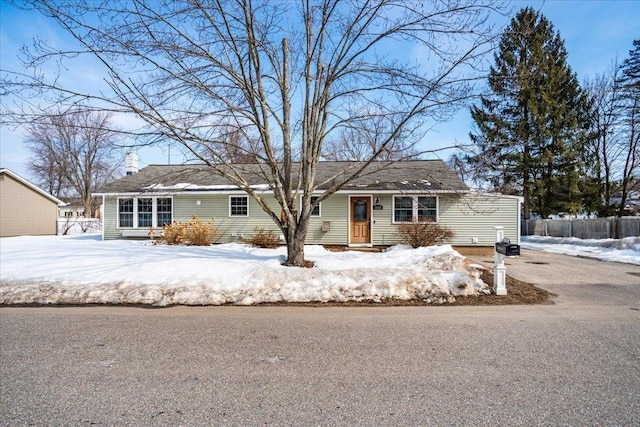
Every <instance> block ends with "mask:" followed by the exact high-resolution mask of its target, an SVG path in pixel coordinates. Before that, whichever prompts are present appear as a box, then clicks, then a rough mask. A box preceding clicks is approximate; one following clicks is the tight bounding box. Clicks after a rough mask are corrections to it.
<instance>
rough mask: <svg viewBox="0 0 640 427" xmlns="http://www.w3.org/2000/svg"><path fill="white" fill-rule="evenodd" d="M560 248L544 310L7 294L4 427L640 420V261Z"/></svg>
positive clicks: (532, 272) (545, 258)
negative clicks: (53, 300)
mask: <svg viewBox="0 0 640 427" xmlns="http://www.w3.org/2000/svg"><path fill="white" fill-rule="evenodd" d="M553 257H556V256H551V255H546V254H542V253H531V254H530V253H528V252H524V253H523V256H522V257H521V258H519V259H514V260H509V261H508V268H509V270H508V272H509V274H513V275H515V276H517V277H518V278H520V279H524V280H529V281H534V282H536V283H538V284H539V285H541V286H543V287H544V288H547V289H549V290H551V291H552V292H555V293H557V294H559V296H558V297H557V298H556V299H555V303H554V304H547V305H537V306H489V307H487V306H485V307H432V306H427V307H361V308H355V307H318V308H305V307H173V308H167V309H154V310H149V309H142V308H136V307H60V308H54V307H42V308H29V307H24V308H14V307H2V308H0V408H1V409H0V425H7V426H9V425H10V426H22V425H47V426H48V425H65V426H79V425H130V426H138V425H140V426H146V425H154V426H177V425H185V426H208V425H295V426H298V425H323V426H324V425H327V426H329V425H330V426H336V425H365V426H397V425H408V426H425V425H436V426H446V425H457V426H460V425H473V426H501V425H502V426H535V425H608V426H616V425H619V426H624V425H629V426H631V425H634V426H635V425H640V410H639V408H640V353H639V351H638V349H639V348H640V311H639V310H638V308H640V305H639V303H638V286H639V285H638V281H637V280H634V278H635V277H636V276H635V273H638V268H637V267H632V266H626V265H622V264H611V263H601V262H598V261H592V260H582V259H576V258H568V257H567V258H564V257H561V258H562V259H560V258H557V257H556V258H553ZM490 261H491V260H490V259H489V260H486V262H490ZM542 262H549V264H540V263H542ZM538 269H539V270H538ZM627 273H634V274H627Z"/></svg>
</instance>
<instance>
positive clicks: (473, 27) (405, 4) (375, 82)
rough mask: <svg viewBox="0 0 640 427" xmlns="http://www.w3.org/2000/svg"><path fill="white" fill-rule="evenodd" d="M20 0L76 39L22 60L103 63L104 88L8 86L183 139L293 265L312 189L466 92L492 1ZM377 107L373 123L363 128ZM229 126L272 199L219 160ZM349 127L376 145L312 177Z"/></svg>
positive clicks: (14, 80)
mask: <svg viewBox="0 0 640 427" xmlns="http://www.w3.org/2000/svg"><path fill="white" fill-rule="evenodd" d="M16 3H17V2H16ZM24 3H27V4H28V5H29V7H34V8H36V9H39V10H41V11H42V12H43V13H44V14H45V15H47V16H50V17H51V18H53V19H54V20H56V21H57V22H58V23H59V24H60V25H61V26H62V27H63V28H64V29H66V30H67V31H68V32H69V33H70V34H71V35H72V36H73V37H74V38H75V39H76V40H77V41H78V44H79V47H78V48H74V49H68V50H61V49H59V48H56V47H54V46H48V45H47V44H46V43H43V42H40V43H37V44H36V49H35V50H32V51H31V52H29V56H28V57H26V58H25V61H26V65H27V70H32V69H33V70H37V67H38V66H39V65H40V64H41V63H42V61H44V60H46V59H49V58H55V59H58V60H61V61H63V60H65V59H67V58H71V59H73V58H76V57H78V56H82V55H85V54H86V55H91V56H92V57H93V58H96V59H97V60H98V61H99V62H100V63H101V64H102V65H103V66H104V67H105V69H106V70H107V77H106V79H107V82H108V85H109V88H110V89H111V90H112V94H107V92H100V93H98V92H97V91H96V92H92V93H85V92H81V91H77V90H73V89H72V88H69V87H61V85H60V84H59V81H58V80H51V79H48V80H47V79H46V78H47V77H48V75H43V74H40V73H38V72H37V71H36V72H34V73H29V74H27V73H26V72H18V73H15V72H7V71H5V72H3V77H2V78H3V82H2V83H3V85H4V86H5V88H6V89H7V90H8V91H14V90H16V89H17V90H22V92H21V96H23V97H24V96H26V94H25V92H24V89H27V90H32V91H33V92H34V93H35V94H37V95H38V96H41V93H42V92H43V91H44V92H48V93H52V91H53V93H56V94H57V95H59V98H56V99H55V101H57V102H60V101H62V102H65V103H70V102H84V101H85V100H93V101H95V102H101V103H105V104H108V105H110V106H111V107H110V108H111V109H112V110H113V111H121V112H127V113H135V114H136V115H138V116H139V117H140V118H142V119H143V120H144V121H145V122H146V123H147V124H148V129H147V130H146V131H147V133H146V135H147V136H150V137H151V138H152V139H153V138H155V140H158V141H161V140H164V141H165V142H166V139H171V140H173V141H175V142H177V143H179V144H182V145H183V146H184V147H185V148H186V149H187V150H189V151H190V152H191V153H192V154H193V156H195V157H196V158H198V159H200V160H201V161H202V162H204V163H206V164H207V165H208V166H209V167H210V170H211V172H212V173H215V174H219V175H221V176H223V177H225V178H226V179H227V180H228V181H229V182H230V183H232V184H235V185H237V186H238V187H239V188H240V189H242V190H244V191H245V192H247V193H248V194H249V195H250V196H251V197H253V198H254V199H255V200H256V201H257V203H258V204H259V205H260V206H261V208H262V209H263V210H264V211H265V212H266V213H267V214H268V215H269V216H270V217H271V218H272V219H273V221H274V222H275V223H276V224H277V226H278V227H279V228H280V229H281V230H282V232H283V235H284V236H285V240H286V243H287V250H288V257H287V260H286V263H285V264H286V265H294V266H302V265H304V241H305V237H306V234H307V228H308V223H309V217H310V214H311V212H312V210H313V207H314V206H313V205H312V203H311V196H312V194H313V192H314V191H315V190H317V189H318V188H320V186H322V185H325V188H327V189H326V190H325V191H324V193H323V194H322V195H321V196H320V197H319V198H318V199H317V200H316V199H314V203H320V202H321V201H323V200H324V199H326V198H327V197H329V196H331V195H332V194H333V193H335V192H336V191H338V190H340V189H341V188H343V187H344V186H345V185H346V184H347V183H348V182H350V181H352V180H353V179H355V178H357V177H358V176H360V175H362V174H363V172H364V171H365V169H367V168H368V167H370V165H371V164H372V163H373V162H375V161H376V160H377V159H380V158H383V157H384V156H385V153H386V152H388V151H389V150H391V149H392V148H393V147H394V144H395V143H396V142H397V141H398V138H400V137H401V136H407V137H409V138H411V137H417V135H420V134H421V133H422V132H420V129H421V126H423V124H424V120H426V119H431V118H438V117H441V115H442V114H443V113H446V112H447V111H450V110H451V109H453V108H457V107H458V106H459V104H460V103H461V102H462V101H464V100H466V99H467V98H468V97H469V96H470V95H471V92H470V84H471V83H472V80H471V78H475V76H474V75H473V73H474V72H475V71H476V69H474V67H475V66H477V65H478V64H479V60H480V59H481V58H482V57H483V55H484V54H486V52H487V50H488V49H490V47H491V46H490V41H491V37H492V34H491V27H490V25H488V19H489V17H490V15H491V14H492V13H493V12H495V11H497V10H499V8H500V6H497V5H495V3H494V2H492V1H486V2H485V1H480V0H471V1H466V0H465V1H463V0H452V1H447V2H424V3H419V2H414V1H403V0H372V1H357V2H339V1H336V0H319V1H311V0H302V1H299V2H270V1H250V0H232V1H222V0H210V1H204V0H191V1H186V0H185V1H174V0H165V1H158V0H153V1H151V0H150V1H146V0H129V1H109V2H104V3H103V4H97V3H94V2H84V1H61V0H28V1H26V2H20V4H24ZM373 117H376V118H377V121H379V126H377V127H376V128H375V129H373V130H372V129H369V128H368V126H369V124H370V123H371V120H372V118H373ZM229 128H233V129H237V130H239V131H241V132H242V133H243V134H244V135H246V137H247V140H248V141H257V142H258V143H259V147H251V146H248V147H249V149H250V151H251V152H250V153H246V154H249V155H250V156H252V157H253V158H255V159H256V160H257V162H258V163H259V164H260V165H262V171H263V175H264V178H265V179H267V180H268V182H269V183H270V185H271V188H272V190H273V194H274V196H275V199H276V200H277V206H271V205H269V202H268V200H267V199H266V198H265V197H264V195H263V193H260V192H257V191H255V190H254V189H253V188H252V186H251V185H250V182H251V181H252V178H254V177H252V176H248V175H247V173H246V171H245V170H243V169H242V168H241V167H237V166H236V165H234V164H232V163H230V162H229V161H228V157H227V151H226V150H224V149H222V148H221V147H224V143H225V141H228V138H227V135H228V129H229ZM345 129H349V130H350V132H355V134H356V135H358V137H361V138H362V141H363V142H365V143H367V144H368V143H369V142H370V141H375V144H374V145H373V147H372V149H371V150H370V151H369V152H368V153H367V155H366V158H365V162H364V163H361V164H360V166H358V167H354V166H353V165H352V164H345V168H346V169H345V170H344V171H341V173H340V174H337V175H336V176H334V177H332V178H331V179H330V180H328V181H327V182H316V178H315V177H316V168H317V166H318V162H319V161H320V160H321V157H322V154H323V153H324V151H323V149H324V148H325V143H326V142H327V141H330V140H336V138H339V136H340V135H343V134H344V132H345ZM372 132H378V133H377V134H376V135H373V133H372ZM408 145H409V146H411V145H412V143H411V142H408ZM203 147H204V150H203ZM254 148H257V149H254ZM203 153H206V155H205V154H203ZM328 183H330V184H331V185H326V184H328ZM299 198H301V200H302V201H301V203H299V201H298V200H299ZM299 206H300V207H301V209H300V211H299V210H298V207H299Z"/></svg>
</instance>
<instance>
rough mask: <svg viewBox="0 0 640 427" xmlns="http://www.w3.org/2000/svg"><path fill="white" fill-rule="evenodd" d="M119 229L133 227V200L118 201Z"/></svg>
mask: <svg viewBox="0 0 640 427" xmlns="http://www.w3.org/2000/svg"><path fill="white" fill-rule="evenodd" d="M118 224H119V227H133V199H119V200H118Z"/></svg>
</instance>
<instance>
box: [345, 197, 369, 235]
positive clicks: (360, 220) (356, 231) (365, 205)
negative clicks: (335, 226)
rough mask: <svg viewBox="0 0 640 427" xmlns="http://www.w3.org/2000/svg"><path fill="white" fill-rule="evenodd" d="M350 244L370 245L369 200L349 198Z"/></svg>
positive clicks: (366, 198) (367, 198) (365, 198)
mask: <svg viewBox="0 0 640 427" xmlns="http://www.w3.org/2000/svg"><path fill="white" fill-rule="evenodd" d="M350 243H352V244H367V243H371V198H369V197H352V198H351V239H350Z"/></svg>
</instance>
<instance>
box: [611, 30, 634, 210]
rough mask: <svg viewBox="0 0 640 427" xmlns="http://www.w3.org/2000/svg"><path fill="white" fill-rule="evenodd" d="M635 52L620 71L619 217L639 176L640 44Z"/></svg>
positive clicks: (618, 85)
mask: <svg viewBox="0 0 640 427" xmlns="http://www.w3.org/2000/svg"><path fill="white" fill-rule="evenodd" d="M633 46H634V49H633V50H630V51H629V57H628V58H627V59H625V60H624V62H623V63H622V65H621V67H620V71H621V77H620V78H619V79H618V80H617V81H616V86H617V91H616V93H617V96H618V106H619V114H620V117H621V126H620V134H621V139H620V146H621V148H622V152H623V153H624V159H623V162H622V171H621V175H622V177H621V193H622V197H621V203H620V207H619V209H618V212H617V215H618V216H622V215H623V214H624V208H625V205H626V201H627V197H628V195H629V192H630V191H631V187H632V185H633V183H634V178H637V175H638V173H639V172H640V40H634V41H633Z"/></svg>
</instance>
